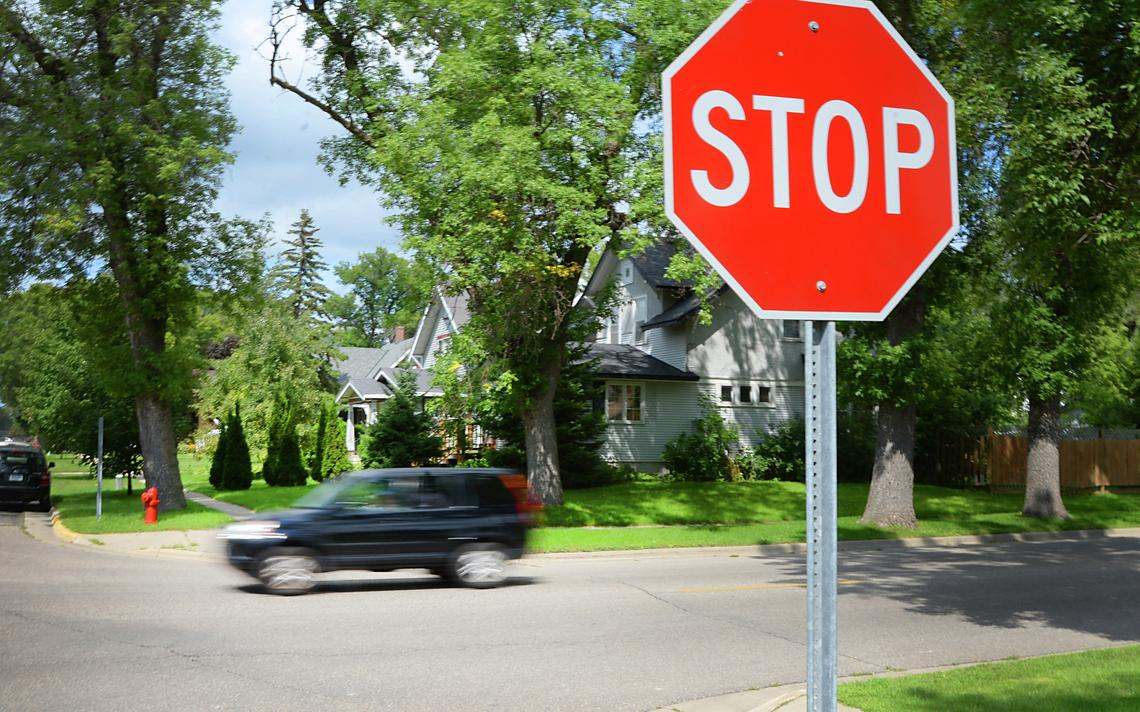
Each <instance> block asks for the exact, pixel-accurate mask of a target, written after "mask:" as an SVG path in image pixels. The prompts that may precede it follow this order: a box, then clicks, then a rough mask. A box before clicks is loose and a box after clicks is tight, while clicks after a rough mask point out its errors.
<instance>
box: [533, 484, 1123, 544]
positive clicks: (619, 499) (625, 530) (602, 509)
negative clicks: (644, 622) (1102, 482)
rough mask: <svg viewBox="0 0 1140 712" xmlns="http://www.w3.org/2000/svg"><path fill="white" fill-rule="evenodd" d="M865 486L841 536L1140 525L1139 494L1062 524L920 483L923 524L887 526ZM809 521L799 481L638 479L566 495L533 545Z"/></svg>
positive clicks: (1098, 505) (661, 539)
mask: <svg viewBox="0 0 1140 712" xmlns="http://www.w3.org/2000/svg"><path fill="white" fill-rule="evenodd" d="M867 488H868V485H866V484H841V485H840V486H839V495H838V514H839V521H838V529H839V538H840V539H841V540H854V539H898V538H903V537H913V536H920V537H934V536H955V535H965V534H1005V533H1014V532H1027V531H1061V530H1076V529H1105V528H1111V527H1135V526H1140V495H1137V494H1111V493H1110V494H1084V493H1081V494H1077V493H1069V494H1066V496H1065V504H1066V506H1067V507H1068V509H1069V512H1070V514H1072V515H1073V518H1072V519H1071V520H1070V521H1067V522H1054V521H1040V520H1032V519H1025V518H1024V517H1022V516H1021V506H1022V495H1021V494H1017V493H1014V494H990V493H988V492H982V491H963V490H954V489H948V488H944V487H931V486H927V485H918V486H916V487H915V511H916V513H917V515H918V518H919V526H918V528H917V529H913V530H911V529H890V528H881V527H874V526H867V525H863V524H859V523H858V520H859V517H860V516H862V513H863V505H864V504H865V503H866V501H867ZM804 518H805V512H804V486H803V485H802V484H798V483H794V482H710V483H654V482H637V483H630V484H624V485H616V486H613V487H602V488H598V489H592V490H579V491H570V492H567V493H566V504H565V505H564V506H563V507H560V508H556V509H553V508H552V509H548V510H547V511H546V513H545V525H546V526H545V527H544V528H543V529H541V530H539V531H538V532H536V534H535V537H534V542H533V543H534V548H535V550H536V551H583V550H606V549H647V548H669V547H681V546H734V545H750V544H776V543H785V542H802V541H804V529H805V524H804ZM662 525H683V526H662ZM583 527H592V528H586V529H584V528H583Z"/></svg>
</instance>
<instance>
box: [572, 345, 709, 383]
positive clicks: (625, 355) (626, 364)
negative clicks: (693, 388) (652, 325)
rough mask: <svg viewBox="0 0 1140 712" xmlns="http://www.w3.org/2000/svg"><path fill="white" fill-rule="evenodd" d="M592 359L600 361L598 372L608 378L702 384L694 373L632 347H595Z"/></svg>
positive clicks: (595, 369)
mask: <svg viewBox="0 0 1140 712" xmlns="http://www.w3.org/2000/svg"><path fill="white" fill-rule="evenodd" d="M588 358H591V359H596V360H597V362H596V365H595V366H594V371H595V372H596V373H597V374H598V375H599V376H605V377H608V378H636V379H643V380H647V381H699V380H701V377H700V376H698V375H697V374H695V373H692V372H691V371H682V370H681V369H679V368H675V367H673V366H670V365H669V364H667V363H665V362H664V361H662V360H661V359H658V358H654V357H653V356H650V355H649V354H647V353H645V352H644V351H641V350H640V349H637V348H635V347H633V346H630V345H629V344H591V345H590V350H589V355H588Z"/></svg>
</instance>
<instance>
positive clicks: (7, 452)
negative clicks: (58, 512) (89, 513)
mask: <svg viewBox="0 0 1140 712" xmlns="http://www.w3.org/2000/svg"><path fill="white" fill-rule="evenodd" d="M52 467H55V463H54V462H47V460H45V459H44V454H43V452H42V451H40V449H39V448H36V447H32V446H31V445H25V444H23V443H18V442H13V441H11V440H0V502H6V503H16V504H30V503H32V502H35V503H36V509H38V510H39V511H41V512H46V511H48V510H49V509H51V468H52Z"/></svg>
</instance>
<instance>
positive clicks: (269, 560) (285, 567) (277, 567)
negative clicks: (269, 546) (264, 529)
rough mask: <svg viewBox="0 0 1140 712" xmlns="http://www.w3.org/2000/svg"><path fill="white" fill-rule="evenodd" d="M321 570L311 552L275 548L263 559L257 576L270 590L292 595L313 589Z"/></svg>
mask: <svg viewBox="0 0 1140 712" xmlns="http://www.w3.org/2000/svg"><path fill="white" fill-rule="evenodd" d="M320 570H321V567H320V564H319V563H317V559H316V557H314V556H313V555H312V553H311V552H308V551H304V550H300V549H274V550H273V551H270V552H269V553H268V554H267V555H266V556H265V558H264V559H262V560H261V566H260V567H258V570H257V578H258V579H260V580H261V583H262V585H264V586H265V588H267V589H268V590H269V591H270V592H272V593H277V594H280V595H283V596H292V595H297V594H301V593H308V592H309V591H310V590H312V588H313V586H315V585H316V584H317V578H316V576H317V574H318V573H320Z"/></svg>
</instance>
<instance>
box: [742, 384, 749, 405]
mask: <svg viewBox="0 0 1140 712" xmlns="http://www.w3.org/2000/svg"><path fill="white" fill-rule="evenodd" d="M740 402H741V403H751V402H752V386H741V387H740Z"/></svg>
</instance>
